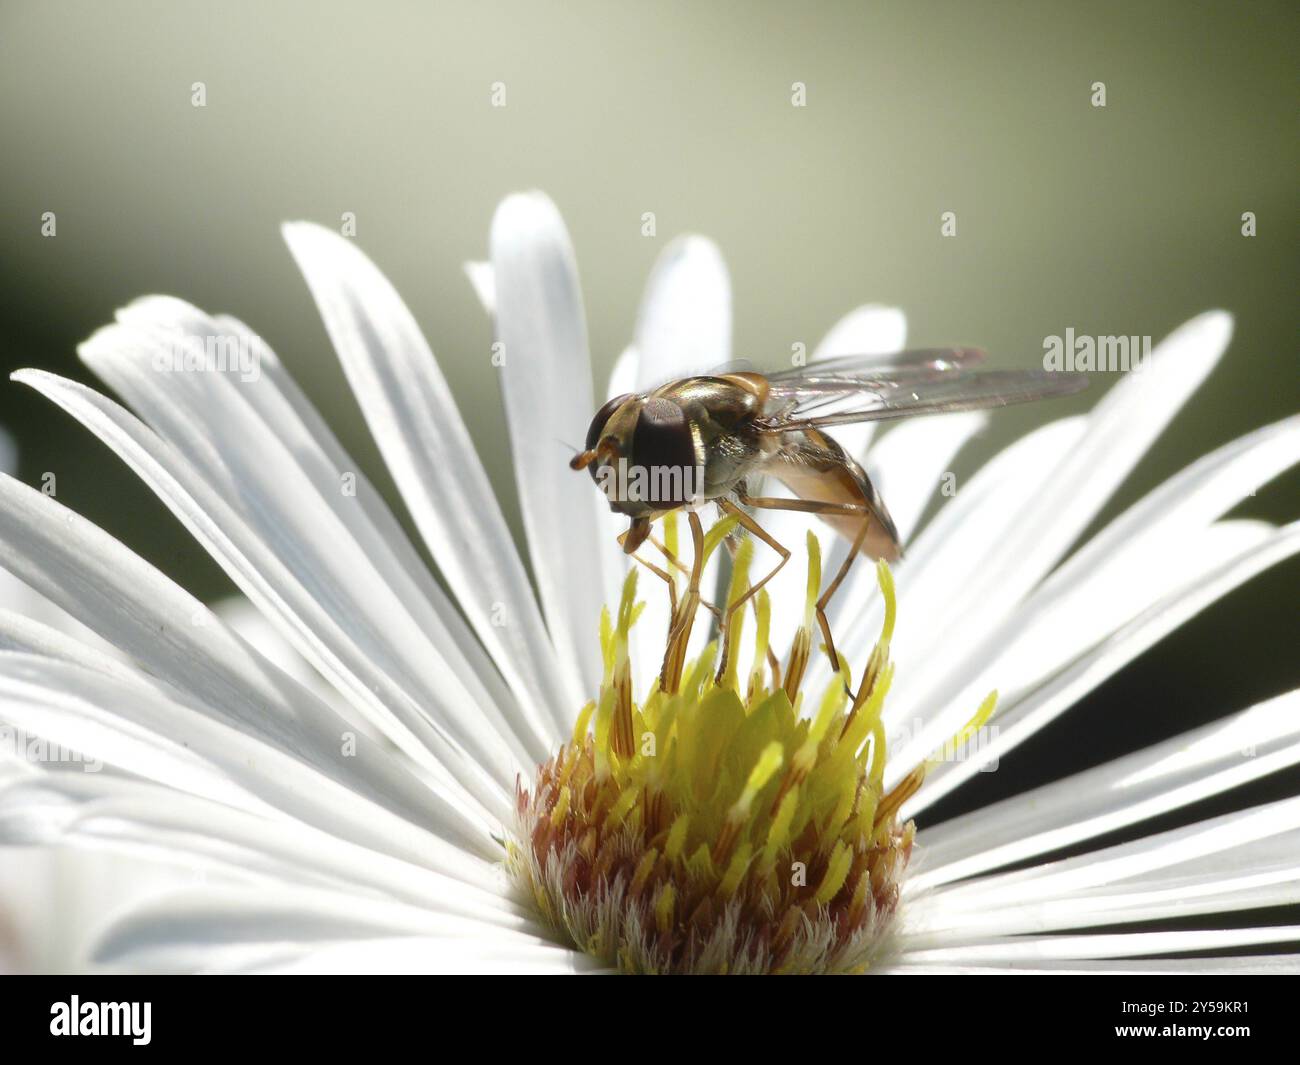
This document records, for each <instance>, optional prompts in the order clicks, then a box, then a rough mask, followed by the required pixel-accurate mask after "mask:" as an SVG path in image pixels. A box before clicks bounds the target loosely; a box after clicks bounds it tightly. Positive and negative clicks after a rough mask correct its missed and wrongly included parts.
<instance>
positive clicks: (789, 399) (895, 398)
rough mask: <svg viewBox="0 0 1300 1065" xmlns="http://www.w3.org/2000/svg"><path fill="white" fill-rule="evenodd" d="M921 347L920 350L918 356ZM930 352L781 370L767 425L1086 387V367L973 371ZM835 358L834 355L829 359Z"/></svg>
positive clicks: (981, 404)
mask: <svg viewBox="0 0 1300 1065" xmlns="http://www.w3.org/2000/svg"><path fill="white" fill-rule="evenodd" d="M921 354H922V353H918V356H920V355H921ZM924 354H925V355H929V356H930V357H929V358H924V357H918V358H917V360H916V361H915V362H911V363H904V364H902V365H895V366H890V367H888V368H885V369H871V370H865V369H864V370H857V371H855V370H851V369H848V368H842V369H838V370H836V371H834V372H831V373H827V372H826V371H825V370H824V369H823V368H822V365H821V364H815V365H813V366H810V367H802V368H801V369H802V371H803V372H802V373H796V372H794V371H782V373H780V374H779V375H775V376H771V377H769V378H768V380H769V382H770V391H769V393H768V403H767V412H766V414H765V415H764V417H763V418H762V419H761V421H760V424H761V425H762V426H763V427H764V428H767V429H773V430H793V429H819V428H825V427H828V426H833V425H849V424H852V423H854V422H866V421H883V420H885V419H890V418H906V417H911V416H913V415H918V414H944V413H948V412H950V411H967V410H984V409H987V408H990V407H1005V406H1008V405H1010V404H1013V403H1029V402H1032V401H1033V400H1038V399H1047V398H1050V397H1052V396H1067V395H1070V394H1072V393H1074V392H1078V391H1079V390H1080V389H1082V388H1085V387H1087V384H1088V379H1087V377H1086V376H1085V375H1083V374H1076V373H1064V372H1050V371H1046V370H974V369H967V368H965V367H967V366H969V365H971V364H972V363H974V362H976V361H977V359H966V360H964V361H962V360H951V359H949V360H940V359H936V358H935V357H934V356H933V353H924ZM828 361H833V360H828Z"/></svg>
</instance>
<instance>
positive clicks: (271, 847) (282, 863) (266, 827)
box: [0, 772, 535, 928]
mask: <svg viewBox="0 0 1300 1065" xmlns="http://www.w3.org/2000/svg"><path fill="white" fill-rule="evenodd" d="M0 796H2V797H3V809H4V811H5V813H4V814H3V816H2V817H0V820H2V821H3V822H4V823H5V824H6V825H7V826H9V827H8V834H9V835H10V836H11V837H13V838H16V837H17V836H18V835H19V833H20V832H21V831H23V829H24V828H26V833H25V836H24V838H27V839H29V840H31V841H32V842H42V841H47V842H54V843H60V844H62V843H73V844H76V845H78V846H80V847H83V848H86V849H96V850H112V851H117V852H122V853H125V854H129V855H133V856H137V857H139V856H145V857H149V858H159V859H165V860H168V861H171V862H173V863H176V864H178V865H184V866H185V867H187V868H189V869H190V870H192V871H195V872H197V873H200V874H201V875H204V876H209V877H210V876H216V877H217V878H218V879H221V880H228V881H231V882H234V881H244V882H246V883H247V882H252V883H253V884H254V885H255V886H260V885H262V884H266V883H270V884H273V885H276V884H278V885H284V884H303V885H307V886H325V887H330V888H333V889H335V890H343V891H353V892H356V893H358V894H360V895H365V896H367V897H382V898H392V899H398V900H400V901H403V902H407V903H410V904H412V905H416V906H422V907H427V908H430V909H434V910H437V911H439V912H443V913H449V914H459V915H462V916H465V917H472V918H474V919H476V920H482V921H488V922H490V923H495V924H499V925H501V926H502V927H508V928H523V927H532V924H533V922H534V920H535V915H534V914H533V913H532V912H531V911H529V910H526V909H524V908H523V907H521V906H519V905H517V904H514V903H511V902H508V901H507V900H506V898H505V897H504V896H503V895H502V894H501V888H502V887H504V876H501V877H499V878H498V877H494V876H493V875H492V874H491V872H490V871H485V870H482V869H472V868H470V867H467V868H470V875H471V877H472V880H471V881H466V880H464V879H453V878H451V877H449V876H447V875H445V874H444V873H441V872H438V871H436V870H434V869H431V868H429V867H427V866H425V865H422V864H417V863H415V862H412V861H410V860H408V859H406V858H399V857H395V856H393V855H391V854H388V853H385V852H384V851H381V850H376V849H374V848H373V847H370V846H364V845H360V844H357V843H353V842H351V841H350V840H348V839H345V838H342V837H340V836H338V835H335V834H333V833H332V832H328V831H324V830H322V829H320V828H317V827H315V826H313V825H308V824H305V823H303V822H302V821H300V820H297V819H290V818H282V817H266V816H260V815H258V814H256V813H253V812H251V811H250V810H247V809H243V808H239V807H234V806H229V805H225V804H223V803H218V802H215V801H213V800H211V799H209V798H206V797H204V796H202V795H198V794H195V793H193V792H185V791H177V790H175V789H171V788H167V787H162V786H158V785H155V784H152V783H148V782H146V781H143V780H138V779H135V778H131V777H120V776H116V775H113V774H110V773H105V772H99V773H93V774H92V773H67V772H65V773H43V774H38V775H37V776H36V778H34V779H32V778H27V779H23V780H16V781H15V782H14V783H12V784H10V785H8V786H7V787H6V788H5V789H4V791H3V792H2V793H0ZM485 872H487V874H488V875H484V873H485ZM485 885H486V886H485Z"/></svg>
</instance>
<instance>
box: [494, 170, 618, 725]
mask: <svg viewBox="0 0 1300 1065" xmlns="http://www.w3.org/2000/svg"><path fill="white" fill-rule="evenodd" d="M492 266H493V270H494V272H495V275H496V289H497V337H498V339H499V340H500V341H501V342H502V343H503V344H504V345H505V365H504V367H503V368H502V375H501V384H502V393H503V396H504V399H505V407H506V415H507V420H508V425H509V430H510V446H511V454H512V455H513V457H514V467H515V482H516V484H517V486H518V489H519V501H520V509H521V511H522V514H523V520H524V526H525V528H526V530H527V533H528V545H529V556H530V558H531V560H532V564H533V575H534V577H535V579H536V581H537V587H538V591H539V593H540V598H541V602H542V610H543V614H544V615H545V617H546V625H547V629H548V630H549V632H550V634H551V640H552V641H553V642H554V644H555V648H556V652H557V655H558V660H559V664H560V665H561V667H562V668H564V670H565V674H566V679H567V681H568V688H567V692H568V695H569V700H570V701H569V703H568V707H566V710H567V711H568V712H567V713H565V712H563V711H560V710H558V709H557V712H556V720H557V723H560V722H565V723H567V722H571V720H572V716H573V714H574V713H575V712H576V710H575V709H569V708H576V707H578V706H580V705H581V701H582V700H584V699H586V698H587V697H588V696H589V694H590V693H592V692H594V691H595V690H596V687H597V685H598V683H599V681H600V675H601V666H600V647H599V643H598V642H597V638H596V637H597V631H598V626H599V618H600V609H601V607H602V606H603V605H604V603H603V600H604V598H605V596H604V591H605V589H604V587H603V580H602V579H600V578H602V577H603V573H602V572H601V571H600V569H599V568H598V569H597V573H596V575H595V576H594V577H593V573H592V565H593V561H594V560H596V559H598V558H599V557H600V550H601V548H600V545H599V544H598V543H597V542H596V530H597V528H598V525H597V518H596V514H597V513H598V508H599V507H600V506H602V505H603V501H602V500H601V497H600V493H599V492H594V491H592V486H591V482H590V480H589V479H588V478H586V477H581V476H579V475H578V474H576V473H574V472H573V470H571V469H570V468H569V466H568V463H567V461H566V458H567V457H568V456H567V455H566V454H565V450H564V446H563V444H562V443H561V441H563V440H566V439H567V440H568V441H570V442H572V441H574V440H575V438H576V437H577V436H578V434H580V433H582V432H583V431H584V430H585V428H586V426H587V424H588V423H589V422H590V421H591V416H592V414H593V413H594V412H595V410H596V407H595V404H594V402H593V395H592V388H591V362H590V359H589V357H588V353H587V327H586V323H585V321H584V317H583V310H582V297H581V293H580V291H579V288H578V273H577V267H576V265H575V263H574V258H573V249H572V246H571V245H570V243H569V236H568V233H567V232H566V231H565V228H564V223H563V222H562V221H561V220H560V216H559V212H557V211H556V209H555V205H554V204H552V203H551V201H550V200H548V199H547V198H546V197H545V196H543V195H541V194H540V193H529V194H517V195H514V196H510V197H509V198H507V199H506V200H505V201H504V202H503V203H502V204H501V206H500V207H499V208H497V212H496V216H495V218H493V220H492ZM575 666H576V669H575ZM584 693H586V694H584Z"/></svg>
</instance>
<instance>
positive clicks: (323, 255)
mask: <svg viewBox="0 0 1300 1065" xmlns="http://www.w3.org/2000/svg"><path fill="white" fill-rule="evenodd" d="M284 236H285V240H286V241H287V242H288V244H289V249H290V251H292V252H293V255H294V258H295V259H296V260H297V262H298V266H299V268H300V269H301V270H302V272H303V276H304V277H305V278H306V279H307V284H308V286H309V287H310V288H311V290H312V295H313V296H314V297H315V299H316V304H317V307H318V308H319V309H320V312H321V317H322V318H323V319H324V321H325V326H326V329H327V330H328V331H329V334H330V338H331V340H332V341H333V342H334V347H335V350H336V351H337V352H338V355H339V359H340V361H341V362H342V364H343V369H344V371H345V372H346V374H347V376H348V381H349V383H350V384H351V385H352V390H353V392H354V393H355V394H356V397H357V401H358V403H360V405H361V408H362V411H363V413H364V414H365V416H366V422H367V424H368V425H369V426H370V431H371V433H372V434H373V436H374V438H375V442H376V443H377V444H378V445H379V450H380V452H381V453H382V454H383V456H384V460H385V462H386V463H387V464H388V468H389V470H390V472H391V473H392V475H393V479H394V480H395V481H396V482H397V486H398V488H399V489H400V490H401V493H402V498H403V500H404V501H405V503H406V506H407V508H408V509H409V510H410V512H411V516H412V518H414V520H415V524H416V526H417V527H418V528H419V530H420V535H421V536H422V537H423V538H424V541H425V543H426V544H427V545H428V548H429V552H430V554H431V555H433V558H434V561H435V562H437V564H438V567H439V569H440V570H441V571H442V574H443V576H444V577H445V578H446V580H447V583H448V585H449V586H450V587H451V589H452V592H453V593H454V594H455V596H456V599H457V601H458V602H459V604H460V606H461V609H462V610H463V611H464V612H465V616H466V617H467V618H468V619H469V621H470V624H471V625H472V626H473V628H474V631H475V632H476V633H477V634H478V637H479V639H480V640H482V641H483V644H484V646H485V647H487V648H488V650H489V651H490V652H491V654H492V657H493V658H494V659H495V660H496V662H497V664H498V666H499V667H500V669H501V671H502V674H503V675H504V676H505V678H506V680H507V681H508V682H509V684H510V686H511V689H512V690H513V691H514V692H515V695H516V697H517V698H518V699H519V701H520V703H521V704H522V705H524V706H534V705H536V704H538V703H541V704H542V706H543V707H544V708H545V710H546V711H547V712H548V713H549V714H550V715H551V718H552V720H553V721H555V722H558V721H559V720H560V709H559V708H560V707H561V706H564V707H565V709H566V710H568V708H569V707H571V706H573V705H576V704H575V703H574V702H573V695H572V691H571V688H566V687H565V685H564V683H563V676H562V674H563V671H562V670H559V669H557V668H556V664H555V662H554V651H553V649H552V646H551V641H550V640H548V639H547V637H546V633H545V631H544V630H543V628H542V624H541V619H540V616H539V615H538V612H537V605H536V601H535V600H534V598H533V594H532V590H531V588H530V587H529V584H528V578H527V575H526V574H525V573H524V569H523V566H522V564H521V562H520V560H519V556H518V554H517V553H516V551H515V548H514V543H513V541H512V540H511V538H510V533H509V530H508V529H507V528H506V524H505V519H504V518H503V517H502V514H501V508H500V507H499V505H498V504H497V500H496V497H495V495H494V494H493V492H492V486H491V485H490V484H489V482H488V479H487V474H486V473H485V472H484V470H483V466H482V464H481V463H480V462H479V461H478V458H477V455H476V453H475V451H474V447H473V443H472V441H471V440H470V436H469V432H468V430H467V429H466V428H465V423H464V421H463V420H462V419H461V416H460V412H459V411H458V410H457V409H456V404H455V400H454V399H453V398H452V395H451V391H450V389H449V388H448V387H447V382H446V380H445V379H444V378H443V376H442V373H441V371H440V370H439V368H438V364H437V361H436V360H435V359H434V357H433V353H432V352H431V351H430V350H429V347H428V345H427V344H426V343H425V340H424V337H423V336H422V335H421V333H420V330H419V327H418V326H417V325H416V323H415V320H414V318H412V316H411V313H410V311H409V310H407V308H406V306H405V304H403V303H402V301H401V298H400V297H399V296H398V295H397V293H396V291H395V290H394V289H393V287H392V285H390V284H389V283H388V281H387V279H386V278H385V277H384V276H383V275H382V274H381V273H380V272H379V270H378V269H376V267H375V266H374V264H373V263H371V262H370V260H369V259H367V258H366V257H365V256H364V255H363V254H362V253H361V252H360V251H359V250H358V249H357V248H356V247H355V246H353V245H352V244H350V243H349V242H348V241H347V240H345V239H343V238H342V237H339V236H338V235H337V234H335V233H331V232H330V231H328V230H325V229H322V228H321V227H319V226H313V225H308V224H305V223H298V224H294V225H290V226H286V227H285V230H284ZM502 620H504V622H505V623H504V624H502V623H501V622H502ZM568 712H569V713H572V712H573V711H571V710H568ZM560 734H561V733H560V732H558V731H557V732H555V733H553V734H552V738H554V737H555V736H558V735H560Z"/></svg>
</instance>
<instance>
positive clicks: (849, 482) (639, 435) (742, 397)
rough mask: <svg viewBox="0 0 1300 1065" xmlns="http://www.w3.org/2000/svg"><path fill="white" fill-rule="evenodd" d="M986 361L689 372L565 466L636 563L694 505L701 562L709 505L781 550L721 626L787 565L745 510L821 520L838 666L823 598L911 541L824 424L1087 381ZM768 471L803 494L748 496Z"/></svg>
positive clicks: (940, 357)
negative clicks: (596, 493)
mask: <svg viewBox="0 0 1300 1065" xmlns="http://www.w3.org/2000/svg"><path fill="white" fill-rule="evenodd" d="M983 356H984V353H983V352H982V351H979V350H978V349H973V348H955V349H933V350H923V351H907V352H902V353H900V354H896V355H889V356H881V355H867V356H861V355H846V356H840V357H836V358H829V359H824V360H821V361H818V362H815V363H811V364H808V365H806V366H800V367H795V368H792V369H788V370H781V371H778V372H776V373H758V372H755V371H752V370H745V369H737V370H732V369H731V368H729V367H724V368H720V369H719V370H716V371H714V372H712V373H709V374H705V375H703V376H698V377H686V378H681V379H679V380H676V381H670V382H668V383H667V384H665V385H661V386H660V387H659V388H656V389H653V390H652V391H649V392H643V393H640V394H632V393H628V394H625V395H621V396H616V397H614V398H613V399H611V400H610V401H609V402H607V403H606V404H605V405H604V406H603V407H601V408H600V410H598V411H597V412H596V415H595V417H593V418H592V420H591V426H590V428H589V429H588V430H587V439H586V446H585V448H584V449H583V450H582V451H581V452H579V453H578V454H577V455H576V456H574V458H573V459H572V461H571V462H570V466H571V467H572V468H573V469H575V470H581V469H586V470H588V471H589V472H590V473H591V476H592V478H593V480H595V481H596V482H597V484H598V485H600V486H601V488H602V490H603V491H605V494H606V497H607V498H608V500H609V505H610V509H611V510H613V511H614V512H615V513H618V514H622V515H625V516H626V517H627V518H628V519H629V521H630V525H629V528H628V531H627V532H626V533H624V534H623V536H622V538H621V541H622V545H623V550H624V551H625V552H626V553H627V554H629V555H632V554H634V553H635V552H636V550H637V549H638V548H639V547H640V546H641V545H642V544H643V543H644V542H645V540H646V539H647V537H649V535H650V523H651V522H652V521H654V520H655V519H656V518H659V517H662V516H663V515H665V514H667V513H670V512H672V511H675V510H685V511H686V512H687V515H688V517H689V518H690V520H691V528H692V534H693V535H694V537H695V542H696V557H697V560H698V558H699V557H700V550H699V547H700V543H701V526H700V524H699V519H698V517H696V514H695V511H696V510H697V508H698V507H699V506H700V505H701V504H703V503H704V502H713V503H715V504H716V505H717V506H718V507H719V508H720V509H721V510H722V511H724V512H725V513H727V514H730V515H733V516H734V517H735V518H736V520H737V522H738V523H739V525H740V526H742V527H743V528H745V529H746V530H747V531H749V532H750V533H751V534H753V535H754V536H756V537H758V538H759V539H760V540H762V542H763V543H765V544H767V545H768V546H769V547H770V548H772V550H774V551H775V552H776V553H777V554H778V555H779V556H780V561H779V562H778V563H777V565H776V566H775V568H773V569H772V571H771V572H770V573H768V574H767V575H766V576H764V577H763V578H762V579H761V580H760V581H758V582H757V583H755V584H753V585H751V587H750V588H749V589H748V590H747V591H746V593H745V595H744V596H742V597H741V598H740V599H739V600H738V601H737V602H735V603H733V604H732V605H731V606H730V608H729V609H728V611H727V617H726V619H725V620H730V617H731V615H732V614H733V613H734V612H735V611H736V610H737V609H738V608H739V607H740V606H742V605H743V604H744V603H745V602H746V601H747V600H748V599H750V598H751V597H752V596H754V595H755V594H756V593H757V592H758V591H759V590H760V589H761V588H762V587H763V586H764V585H765V584H767V582H768V581H770V580H771V579H772V578H773V577H775V576H776V574H777V573H778V572H779V571H780V569H781V567H782V566H784V565H785V563H786V562H787V561H788V560H789V558H790V552H789V550H788V549H787V548H786V547H785V546H784V545H782V544H780V543H778V542H777V541H776V540H775V539H774V538H773V537H771V536H769V535H768V534H767V533H766V532H765V531H764V530H763V528H762V526H760V525H759V524H758V522H757V521H755V520H754V519H753V518H752V517H751V516H750V515H749V514H748V513H747V511H746V510H744V509H742V507H746V508H750V509H759V510H762V509H768V510H791V511H801V512H804V513H808V514H814V515H817V516H819V517H821V518H823V519H824V520H825V521H826V522H827V523H828V524H829V525H831V526H832V528H834V529H835V531H836V532H838V533H839V534H840V535H841V536H843V537H845V538H846V539H848V540H849V542H850V543H851V544H852V549H851V550H850V551H849V553H848V555H847V556H846V557H845V559H844V561H843V562H842V563H841V566H840V569H839V571H838V573H837V574H836V576H835V578H834V579H833V580H832V581H831V583H830V585H829V586H828V587H827V589H826V590H825V592H823V593H822V596H821V598H820V599H819V600H818V602H817V605H816V612H817V620H818V624H819V626H820V627H821V630H822V634H823V636H824V637H825V639H826V647H827V652H828V654H829V657H830V660H831V664H832V667H833V668H838V657H837V655H836V653H835V647H834V643H833V642H832V640H831V635H830V626H829V623H828V622H827V619H826V614H825V609H826V604H827V603H828V602H829V601H830V598H831V596H832V595H834V593H835V591H836V589H837V588H838V587H839V585H840V584H841V583H842V582H843V580H844V578H845V576H846V575H847V574H848V571H849V568H850V567H851V566H852V564H853V560H854V559H855V558H856V557H857V556H858V555H859V554H863V555H866V556H867V557H868V558H871V559H885V560H886V561H894V560H896V559H898V558H900V557H901V554H902V546H901V544H900V543H899V538H898V531H897V529H896V528H895V526H894V522H893V520H892V519H891V518H890V516H889V511H888V509H887V508H886V506H885V503H884V501H883V500H882V499H881V498H880V496H879V495H878V493H877V492H876V490H875V488H874V487H873V486H872V484H871V480H870V478H869V477H868V476H867V474H866V472H865V471H864V470H863V469H862V467H861V466H860V465H859V464H858V463H857V462H856V461H855V460H854V458H853V457H852V456H851V455H849V454H847V453H846V452H845V450H844V448H843V447H841V446H840V444H838V443H837V442H836V441H835V439H834V438H833V437H832V436H831V435H829V434H828V433H827V430H828V429H833V428H834V427H835V426H840V425H851V424H854V423H857V422H868V421H885V420H891V419H897V418H907V417H912V416H914V415H922V414H940V413H947V412H951V411H969V410H980V409H984V408H989V407H1002V406H1007V405H1009V404H1013V403H1026V402H1029V401H1031V400H1037V399H1044V398H1048V397H1051V396H1063V395H1068V394H1070V393H1073V392H1077V391H1079V390H1080V389H1081V388H1083V387H1084V386H1085V385H1086V384H1087V379H1086V377H1084V375H1082V374H1077V373H1065V372H1050V371H1045V370H979V369H976V368H975V367H976V366H977V365H978V364H979V362H980V360H981V359H982V358H983ZM629 476H630V480H629ZM760 476H770V477H773V478H775V479H776V480H777V481H780V482H781V483H782V484H783V485H784V486H785V487H786V488H787V489H788V490H789V491H790V492H791V493H792V495H793V497H794V498H774V497H771V496H755V495H751V494H750V492H749V485H750V482H751V481H752V480H754V479H756V478H758V477H760ZM738 504H739V505H738ZM661 549H662V548H661ZM639 561H640V560H639ZM651 568H652V569H654V567H651ZM698 569H699V567H698V564H697V566H696V569H695V571H694V572H692V575H691V576H692V588H693V589H694V590H697V589H698V584H699V572H698ZM656 572H659V571H658V570H656ZM660 575H661V576H663V574H662V573H661V574H660ZM670 583H671V579H670ZM724 625H725V621H724Z"/></svg>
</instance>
